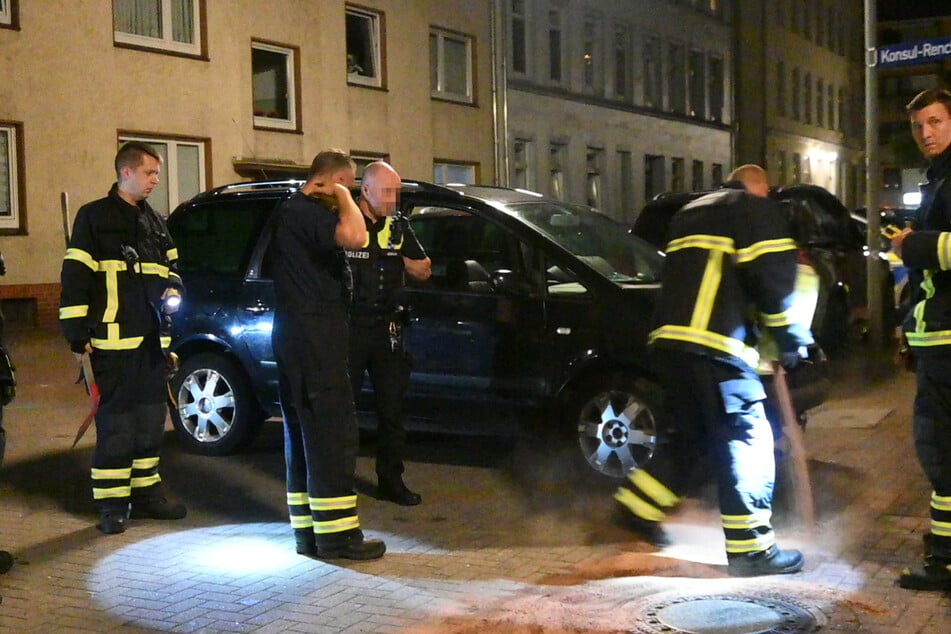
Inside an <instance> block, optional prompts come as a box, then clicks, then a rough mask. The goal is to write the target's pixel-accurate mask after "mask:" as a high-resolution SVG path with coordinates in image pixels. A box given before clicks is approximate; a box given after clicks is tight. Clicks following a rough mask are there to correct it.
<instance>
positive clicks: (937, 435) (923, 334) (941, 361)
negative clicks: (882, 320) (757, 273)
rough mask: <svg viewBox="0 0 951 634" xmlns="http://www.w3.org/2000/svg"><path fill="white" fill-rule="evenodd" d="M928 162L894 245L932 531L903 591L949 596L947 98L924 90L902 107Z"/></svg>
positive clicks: (950, 167) (950, 180) (950, 111)
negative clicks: (901, 270)
mask: <svg viewBox="0 0 951 634" xmlns="http://www.w3.org/2000/svg"><path fill="white" fill-rule="evenodd" d="M906 111H907V112H908V115H909V118H910V120H911V132H912V136H913V137H914V138H915V142H916V143H917V144H918V148H919V149H920V150H921V153H922V154H923V155H924V157H925V158H926V159H927V160H928V161H929V163H930V165H929V167H928V170H927V172H926V176H927V179H928V180H927V182H926V183H925V184H924V185H922V187H921V206H920V207H919V208H918V211H917V213H916V214H915V220H914V225H915V226H914V230H912V229H905V230H904V231H903V232H902V233H900V234H899V235H898V236H896V237H895V238H893V239H892V248H893V250H894V252H895V253H896V254H897V255H899V256H900V257H901V258H902V260H903V261H904V263H905V265H906V266H908V267H909V268H910V269H911V274H910V276H909V277H910V282H909V284H910V285H912V283H913V282H917V283H915V284H913V285H912V288H913V289H914V295H913V297H912V306H913V308H912V310H911V312H910V313H909V314H908V316H907V318H906V319H905V321H904V324H903V327H904V331H905V338H906V339H907V340H908V345H909V346H910V348H911V350H912V354H913V355H914V358H915V362H916V378H917V387H918V390H917V394H916V395H915V408H914V416H913V428H914V438H915V451H916V452H917V454H918V462H919V463H921V467H922V469H923V470H924V472H925V475H926V476H927V477H928V480H929V481H930V482H931V486H932V488H933V492H932V495H931V503H930V513H931V530H930V532H929V534H928V535H927V536H926V537H927V541H928V544H927V547H926V552H925V558H924V561H923V562H921V563H919V564H917V565H915V566H912V567H909V568H906V569H905V570H904V571H903V572H902V573H901V576H900V577H899V579H898V583H899V585H901V586H902V587H903V588H911V589H915V590H937V591H942V590H951V335H949V333H951V92H949V91H947V90H925V91H922V92H921V93H919V94H918V95H917V96H915V98H914V99H912V100H911V102H910V103H909V104H908V106H906Z"/></svg>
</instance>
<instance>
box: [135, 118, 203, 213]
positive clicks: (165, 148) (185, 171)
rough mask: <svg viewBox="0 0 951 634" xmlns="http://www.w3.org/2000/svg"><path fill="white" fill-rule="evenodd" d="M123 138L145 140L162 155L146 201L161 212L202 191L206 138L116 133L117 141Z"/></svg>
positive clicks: (166, 211) (170, 209) (168, 210)
mask: <svg viewBox="0 0 951 634" xmlns="http://www.w3.org/2000/svg"><path fill="white" fill-rule="evenodd" d="M126 141H142V142H144V143H148V144H149V145H151V146H152V147H153V148H155V151H156V152H158V154H159V156H161V157H162V173H161V174H160V176H159V184H158V186H157V187H156V188H155V189H154V190H152V195H151V196H149V205H150V206H151V207H152V209H154V210H155V211H157V212H158V213H160V214H161V215H163V216H168V214H169V213H170V212H171V211H172V210H174V209H175V208H176V207H178V206H179V205H180V204H181V203H183V202H185V201H186V200H188V199H190V198H192V197H193V196H195V195H196V194H198V193H199V192H203V191H205V190H206V189H207V188H208V187H207V183H206V182H205V174H206V173H207V170H206V162H205V156H206V155H207V152H208V144H209V141H208V139H198V138H178V137H155V136H151V135H137V134H120V135H119V145H120V146H121V145H122V144H123V143H125V142H126Z"/></svg>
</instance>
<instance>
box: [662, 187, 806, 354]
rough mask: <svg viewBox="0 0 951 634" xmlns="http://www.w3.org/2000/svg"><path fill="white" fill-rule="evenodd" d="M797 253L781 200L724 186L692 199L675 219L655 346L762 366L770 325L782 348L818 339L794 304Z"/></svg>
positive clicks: (790, 347) (668, 246)
mask: <svg viewBox="0 0 951 634" xmlns="http://www.w3.org/2000/svg"><path fill="white" fill-rule="evenodd" d="M797 260H798V255H797V249H796V244H795V243H794V242H793V240H792V238H791V237H790V228H789V222H788V220H787V219H786V218H785V216H784V215H783V213H782V211H781V210H780V208H779V206H778V205H777V204H776V203H775V202H773V201H771V200H769V199H767V198H760V197H757V196H753V195H751V194H748V193H746V192H744V191H737V190H735V189H729V188H725V189H721V190H718V191H716V192H713V193H711V194H707V195H706V196H703V197H701V198H698V199H697V200H695V201H693V202H691V203H689V204H688V205H686V206H685V207H684V208H683V209H681V210H680V211H679V212H677V213H676V214H675V215H674V217H673V219H672V221H671V224H670V242H669V243H668V245H667V259H666V263H665V265H664V282H663V287H662V289H661V293H660V297H659V298H658V302H657V306H656V309H655V313H654V330H653V331H652V332H651V333H650V336H649V338H648V341H649V343H650V345H651V346H653V347H655V348H676V349H680V350H685V351H687V352H692V353H695V354H700V355H705V356H709V357H714V358H718V359H722V360H724V361H727V362H729V363H732V364H735V365H741V366H742V365H745V366H748V367H749V368H752V369H756V367H757V364H758V360H759V353H758V352H757V351H756V349H755V348H756V345H757V344H758V343H759V340H760V334H761V329H762V328H763V327H765V328H768V329H769V331H770V334H771V335H772V337H773V339H774V340H775V341H776V343H777V345H778V346H779V350H780V351H781V352H792V351H795V350H797V349H798V348H799V347H801V346H805V345H809V344H811V343H812V342H813V340H812V334H811V333H810V332H809V330H808V328H806V327H804V326H803V325H802V320H799V319H797V318H798V315H796V314H795V310H794V293H795V286H796V274H797Z"/></svg>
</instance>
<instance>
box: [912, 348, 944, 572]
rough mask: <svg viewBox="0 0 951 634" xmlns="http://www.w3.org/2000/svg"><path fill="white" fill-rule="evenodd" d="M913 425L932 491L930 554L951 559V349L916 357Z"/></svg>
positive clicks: (917, 446)
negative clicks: (943, 352)
mask: <svg viewBox="0 0 951 634" xmlns="http://www.w3.org/2000/svg"><path fill="white" fill-rule="evenodd" d="M916 362H917V372H916V377H915V378H916V382H917V386H918V392H917V394H916V395H915V407H914V415H913V419H912V425H913V430H914V439H915V452H916V453H917V455H918V461H919V462H920V463H921V468H922V469H923V470H924V472H925V476H927V478H928V480H929V481H930V482H931V486H932V488H933V489H934V491H933V493H932V496H931V551H932V553H933V554H934V555H935V556H936V557H940V558H942V559H947V560H951V350H948V351H947V353H945V354H935V353H933V352H929V353H927V354H919V355H917V356H916Z"/></svg>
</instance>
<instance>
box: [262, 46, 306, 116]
mask: <svg viewBox="0 0 951 634" xmlns="http://www.w3.org/2000/svg"><path fill="white" fill-rule="evenodd" d="M299 57H300V55H299V54H298V50H297V48H296V47H289V46H283V45H281V44H275V43H270V42H257V41H253V40H252V42H251V73H252V78H251V97H252V100H253V108H254V125H255V127H259V128H272V129H278V130H295V131H297V130H300V115H299V112H300V108H299V90H298V84H299V82H300V69H299V67H298V59H299Z"/></svg>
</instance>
